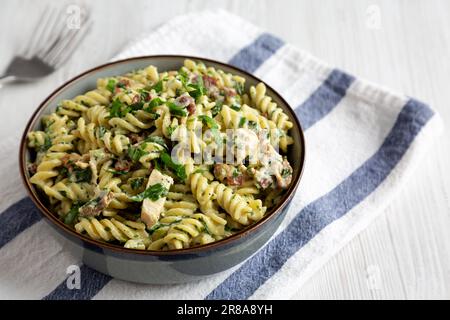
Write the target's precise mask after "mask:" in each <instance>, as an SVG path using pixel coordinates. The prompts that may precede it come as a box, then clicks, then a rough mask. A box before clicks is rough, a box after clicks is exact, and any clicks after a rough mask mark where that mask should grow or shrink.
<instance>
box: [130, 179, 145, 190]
mask: <svg viewBox="0 0 450 320" xmlns="http://www.w3.org/2000/svg"><path fill="white" fill-rule="evenodd" d="M143 183H144V177H138V178H134V179H131V180H130V185H131V189H133V190H136V189H139V188H140V187H142V184H143Z"/></svg>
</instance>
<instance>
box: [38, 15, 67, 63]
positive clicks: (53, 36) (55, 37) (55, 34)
mask: <svg viewBox="0 0 450 320" xmlns="http://www.w3.org/2000/svg"><path fill="white" fill-rule="evenodd" d="M61 17H62V15H61V9H55V10H53V16H52V17H51V19H50V21H49V23H48V24H47V25H46V27H47V28H48V30H49V32H48V33H47V34H46V35H45V37H43V39H42V41H43V43H44V44H49V43H50V45H44V46H42V47H41V48H40V49H39V50H38V52H37V53H36V55H37V56H38V57H40V58H41V59H42V58H43V57H45V55H47V54H48V52H49V51H51V50H52V48H53V47H54V46H56V44H57V43H58V41H59V37H60V35H61V30H64V29H63V21H62V19H61ZM55 30H56V31H55Z"/></svg>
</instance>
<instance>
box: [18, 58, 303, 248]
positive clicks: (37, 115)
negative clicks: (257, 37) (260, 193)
mask: <svg viewBox="0 0 450 320" xmlns="http://www.w3.org/2000/svg"><path fill="white" fill-rule="evenodd" d="M147 59H191V60H195V61H202V62H206V63H207V62H212V63H215V64H217V65H219V66H223V67H226V68H229V69H232V70H236V71H238V72H241V73H242V74H244V75H245V76H246V77H249V78H253V80H256V81H258V82H262V83H264V84H265V85H266V87H267V88H268V89H269V90H271V91H272V92H273V93H274V94H275V95H276V96H277V98H278V99H279V100H280V101H282V103H283V104H284V105H285V106H286V107H287V108H288V109H289V112H290V113H291V117H289V118H290V120H291V121H292V122H293V123H294V127H293V128H294V130H295V128H298V131H299V135H300V144H301V155H300V162H299V165H300V170H299V172H298V174H297V176H296V177H294V180H293V181H292V182H291V185H290V186H289V188H288V189H287V190H286V191H285V194H284V195H283V199H282V200H281V201H280V202H279V203H278V204H277V205H276V206H275V207H274V208H273V209H272V210H271V212H269V213H268V214H265V215H264V217H263V218H262V219H261V220H259V221H257V222H255V223H253V224H251V225H249V226H247V227H245V228H244V229H243V230H241V231H239V232H237V233H235V234H233V235H231V236H229V237H226V238H223V239H221V240H218V241H214V242H212V243H208V244H204V245H200V246H196V247H192V248H185V249H176V250H167V251H158V250H138V249H129V248H125V247H121V246H118V245H114V244H110V243H108V242H102V241H98V240H94V239H91V238H88V237H86V236H84V235H81V234H79V233H77V232H76V231H75V230H74V229H73V228H70V227H69V226H67V225H66V224H64V223H63V222H62V221H61V220H59V219H58V218H57V216H56V215H55V214H54V213H52V212H51V211H50V210H49V209H48V208H47V207H46V206H45V205H44V204H43V203H42V202H41V200H40V199H39V197H38V196H37V195H36V194H35V192H33V190H34V189H35V187H34V186H32V185H31V183H30V181H29V178H28V177H27V164H26V152H27V144H26V141H27V135H28V133H29V132H30V131H31V130H30V129H31V128H32V127H34V125H35V123H36V121H39V120H40V119H41V112H42V110H43V109H44V108H45V107H46V106H47V104H48V103H49V101H50V100H51V99H52V98H53V97H54V96H55V95H57V94H58V93H60V92H61V91H63V90H65V89H66V88H67V87H69V86H70V85H72V84H73V83H75V82H77V81H79V80H82V79H83V78H84V77H86V76H88V75H90V74H92V73H95V72H97V71H100V70H102V69H105V68H109V67H111V66H115V65H120V64H125V63H128V62H130V61H137V60H147ZM305 152H306V144H305V136H304V130H303V128H302V126H301V124H300V121H299V119H298V117H297V116H296V114H295V111H294V110H293V108H292V107H291V106H290V104H289V103H287V101H286V100H285V99H284V98H283V97H282V96H281V95H280V94H279V93H278V92H277V91H276V90H274V89H273V88H272V87H271V86H269V85H268V84H267V83H266V82H264V81H263V80H261V79H260V78H258V77H256V76H254V75H253V74H251V73H250V72H247V71H245V70H243V69H241V68H238V67H235V66H232V65H230V64H227V63H224V62H221V61H217V60H214V59H210V58H205V57H199V56H189V55H176V54H161V55H145V56H137V57H131V58H125V59H121V60H116V61H112V62H108V63H105V64H101V65H99V66H96V67H93V68H91V69H88V70H87V71H84V72H82V73H80V74H78V75H77V76H75V77H73V78H71V79H70V80H68V81H66V82H64V83H63V84H62V85H60V86H59V87H58V88H57V89H55V90H54V91H53V92H52V93H50V94H49V95H48V96H47V97H46V98H45V99H44V100H43V101H42V102H41V103H40V104H39V106H38V107H37V109H36V110H35V111H34V112H33V114H32V115H31V117H30V119H29V120H28V123H27V125H26V127H25V130H24V132H23V134H22V138H21V141H20V148H19V166H20V168H19V171H20V176H21V179H22V183H23V184H24V186H25V189H26V190H27V193H28V195H29V196H30V198H31V200H32V201H33V203H34V204H35V205H36V206H37V208H38V209H39V211H40V212H41V213H42V214H43V216H44V217H45V218H47V219H48V220H49V221H50V222H51V223H52V224H53V225H54V226H55V227H56V228H59V229H60V230H61V231H63V232H68V233H69V234H70V235H72V236H74V237H75V238H78V239H79V240H81V242H82V243H84V242H87V243H89V244H91V245H94V246H97V247H100V248H101V249H107V250H111V251H115V252H118V253H122V254H131V255H133V254H137V255H145V256H179V255H183V254H192V253H201V252H204V251H208V250H214V249H216V248H220V247H225V246H227V245H229V244H233V243H234V242H237V241H238V240H241V239H242V238H245V237H247V236H248V235H249V234H250V233H253V232H256V231H258V230H259V229H261V227H262V226H263V225H265V224H266V223H268V222H269V221H271V220H273V219H274V218H275V217H276V216H278V215H279V214H280V213H281V211H282V209H283V208H284V207H285V206H286V205H287V204H288V203H289V202H290V201H291V199H292V197H293V196H294V194H295V192H296V190H297V188H298V186H299V183H300V180H301V178H302V175H303V170H304V167H305ZM70 241H73V239H70Z"/></svg>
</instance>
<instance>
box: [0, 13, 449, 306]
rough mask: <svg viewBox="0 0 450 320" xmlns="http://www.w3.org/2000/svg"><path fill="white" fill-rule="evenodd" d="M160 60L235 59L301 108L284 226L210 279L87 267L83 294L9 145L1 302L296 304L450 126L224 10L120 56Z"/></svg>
mask: <svg viewBox="0 0 450 320" xmlns="http://www.w3.org/2000/svg"><path fill="white" fill-rule="evenodd" d="M152 54H186V55H194V56H200V57H206V58H212V59H216V60H220V61H224V62H230V63H231V64H234V65H236V66H238V67H241V68H243V69H246V70H248V71H250V72H253V73H254V74H255V75H256V76H258V77H260V78H261V79H263V80H264V81H265V82H267V83H268V84H269V85H271V86H272V87H273V88H274V89H275V90H277V91H278V92H279V93H280V94H281V95H282V96H283V97H284V98H285V99H286V100H287V101H288V102H289V103H290V105H291V106H292V107H293V108H295V110H296V114H297V115H298V116H299V119H300V122H301V123H302V124H303V125H304V128H305V129H306V131H305V136H306V144H307V146H306V148H307V158H306V167H305V170H304V175H303V178H302V181H301V184H300V187H299V189H298V191H297V194H296V195H295V197H294V199H293V203H292V205H291V207H290V209H289V212H288V214H287V216H286V219H285V220H284V221H283V223H282V225H281V227H280V228H279V230H278V231H277V233H276V235H275V236H274V237H273V238H272V239H271V240H270V241H269V242H268V244H267V245H266V246H265V247H264V248H263V249H261V250H260V251H259V252H258V253H256V254H255V255H254V256H253V257H251V258H250V259H248V260H247V261H246V262H244V263H242V264H241V265H239V266H237V267H235V268H233V269H231V270H228V271H225V272H223V273H221V274H218V275H215V276H213V277H210V278H208V279H205V280H203V281H200V282H196V283H188V284H183V285H170V286H169V285H167V286H164V285H158V286H155V285H139V284H132V283H127V282H124V281H119V280H115V279H111V278H110V277H107V276H104V275H101V274H99V273H98V272H95V271H93V270H91V269H89V268H87V267H84V266H82V268H81V270H82V274H81V277H82V286H81V289H80V290H77V289H74V290H69V289H68V288H67V287H66V285H65V279H66V277H67V274H66V268H67V267H68V266H70V265H72V264H78V265H82V263H81V261H78V260H77V259H76V258H74V257H72V256H71V255H70V254H69V253H68V252H67V251H66V250H65V248H64V247H63V246H62V245H61V244H60V242H59V241H57V239H56V238H55V237H54V236H52V235H50V230H49V228H50V227H49V226H48V225H47V224H46V223H45V222H44V221H43V220H42V219H41V218H40V216H39V215H38V214H37V210H36V209H35V208H34V206H33V204H32V203H31V201H30V200H29V199H28V198H26V194H25V191H24V189H23V188H22V187H17V186H19V185H20V181H19V180H20V179H19V177H18V176H17V169H16V168H15V167H14V166H16V164H15V159H16V154H17V145H16V143H11V141H9V142H10V143H5V142H4V143H3V148H2V151H3V154H2V155H1V164H0V165H1V169H2V172H1V180H0V191H1V192H2V199H1V204H0V209H1V210H2V213H1V214H0V230H2V233H1V234H0V270H1V272H0V298H32V299H41V298H44V297H47V298H50V299H55V298H56V299H57V298H60V299H64V298H77V299H90V298H95V299H205V298H207V299H218V298H224V299H279V298H290V297H291V295H292V294H293V293H294V292H295V291H296V290H298V288H299V287H300V286H301V284H302V283H303V282H304V281H305V280H306V279H307V278H308V277H309V276H310V275H311V274H313V273H314V272H315V271H316V270H317V269H318V268H319V267H320V266H321V265H322V264H323V263H325V262H326V261H327V260H328V259H329V258H330V257H331V256H332V255H333V254H334V253H335V252H337V251H338V250H339V249H340V248H341V247H342V246H343V245H344V244H345V243H346V242H348V241H349V240H350V239H352V238H353V237H354V236H355V235H356V234H357V233H358V232H360V231H361V230H362V229H363V228H365V227H366V226H367V225H368V224H369V223H370V222H371V221H372V220H373V219H374V218H375V217H376V216H377V215H378V214H379V213H380V212H381V211H382V209H383V208H384V207H385V206H386V205H387V204H388V203H389V201H390V199H391V198H392V197H394V196H395V194H396V193H397V192H398V191H399V190H400V187H401V186H402V185H403V184H404V183H405V181H407V178H408V176H410V175H411V173H412V172H413V170H414V168H415V167H416V166H417V164H418V162H419V160H420V159H421V157H422V156H423V155H424V154H425V152H426V151H427V149H428V148H430V146H431V145H432V142H433V140H435V139H436V137H437V136H438V135H439V133H440V131H441V128H442V125H441V121H440V120H439V117H438V116H437V115H436V114H434V112H433V111H432V110H431V109H430V108H429V107H427V106H426V105H424V104H422V103H420V102H418V101H416V100H414V99H411V98H408V97H406V96H404V95H401V94H396V93H393V92H390V91H389V90H387V89H385V88H381V87H379V86H376V85H373V84H371V83H368V82H367V81H363V80H360V79H357V78H354V77H353V76H351V75H348V74H346V73H345V72H342V71H339V70H336V69H333V68H332V67H329V66H327V65H326V64H325V63H323V62H321V61H319V60H317V59H316V58H314V57H312V56H310V55H309V54H308V53H305V52H303V51H301V50H299V49H298V48H296V47H294V46H291V45H289V44H286V43H284V42H283V41H282V40H280V39H278V38H277V37H274V36H272V35H270V34H268V33H264V32H263V31H261V30H260V29H259V28H257V27H256V26H254V25H252V24H250V23H248V22H247V21H244V20H243V19H242V18H239V17H237V16H234V15H232V14H230V13H227V12H225V11H215V12H211V11H205V12H201V13H192V14H188V15H184V16H179V17H176V18H174V19H173V20H171V21H169V22H167V23H166V24H165V25H163V26H161V27H159V28H158V29H157V30H155V31H153V32H151V33H150V34H147V35H144V36H142V37H140V38H139V39H137V40H135V41H133V42H132V43H131V44H130V45H129V46H127V48H125V50H124V51H123V52H122V53H120V54H119V55H118V56H116V57H115V58H114V59H121V58H125V57H131V56H139V55H152ZM2 136H3V137H4V136H6V135H2ZM11 186H13V187H11ZM11 190H13V193H12V192H11ZM7 194H8V195H9V194H11V197H9V196H8V198H7V197H5V195H7ZM21 198H23V199H22V200H20V201H18V202H16V203H13V202H11V199H13V200H14V201H17V200H19V199H21ZM83 279H84V280H83Z"/></svg>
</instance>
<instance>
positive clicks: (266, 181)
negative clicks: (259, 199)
mask: <svg viewBox="0 0 450 320" xmlns="http://www.w3.org/2000/svg"><path fill="white" fill-rule="evenodd" d="M271 184H272V179H261V180H260V181H259V185H260V186H261V188H263V189H267V188H268V187H269V186H270V185H271Z"/></svg>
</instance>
